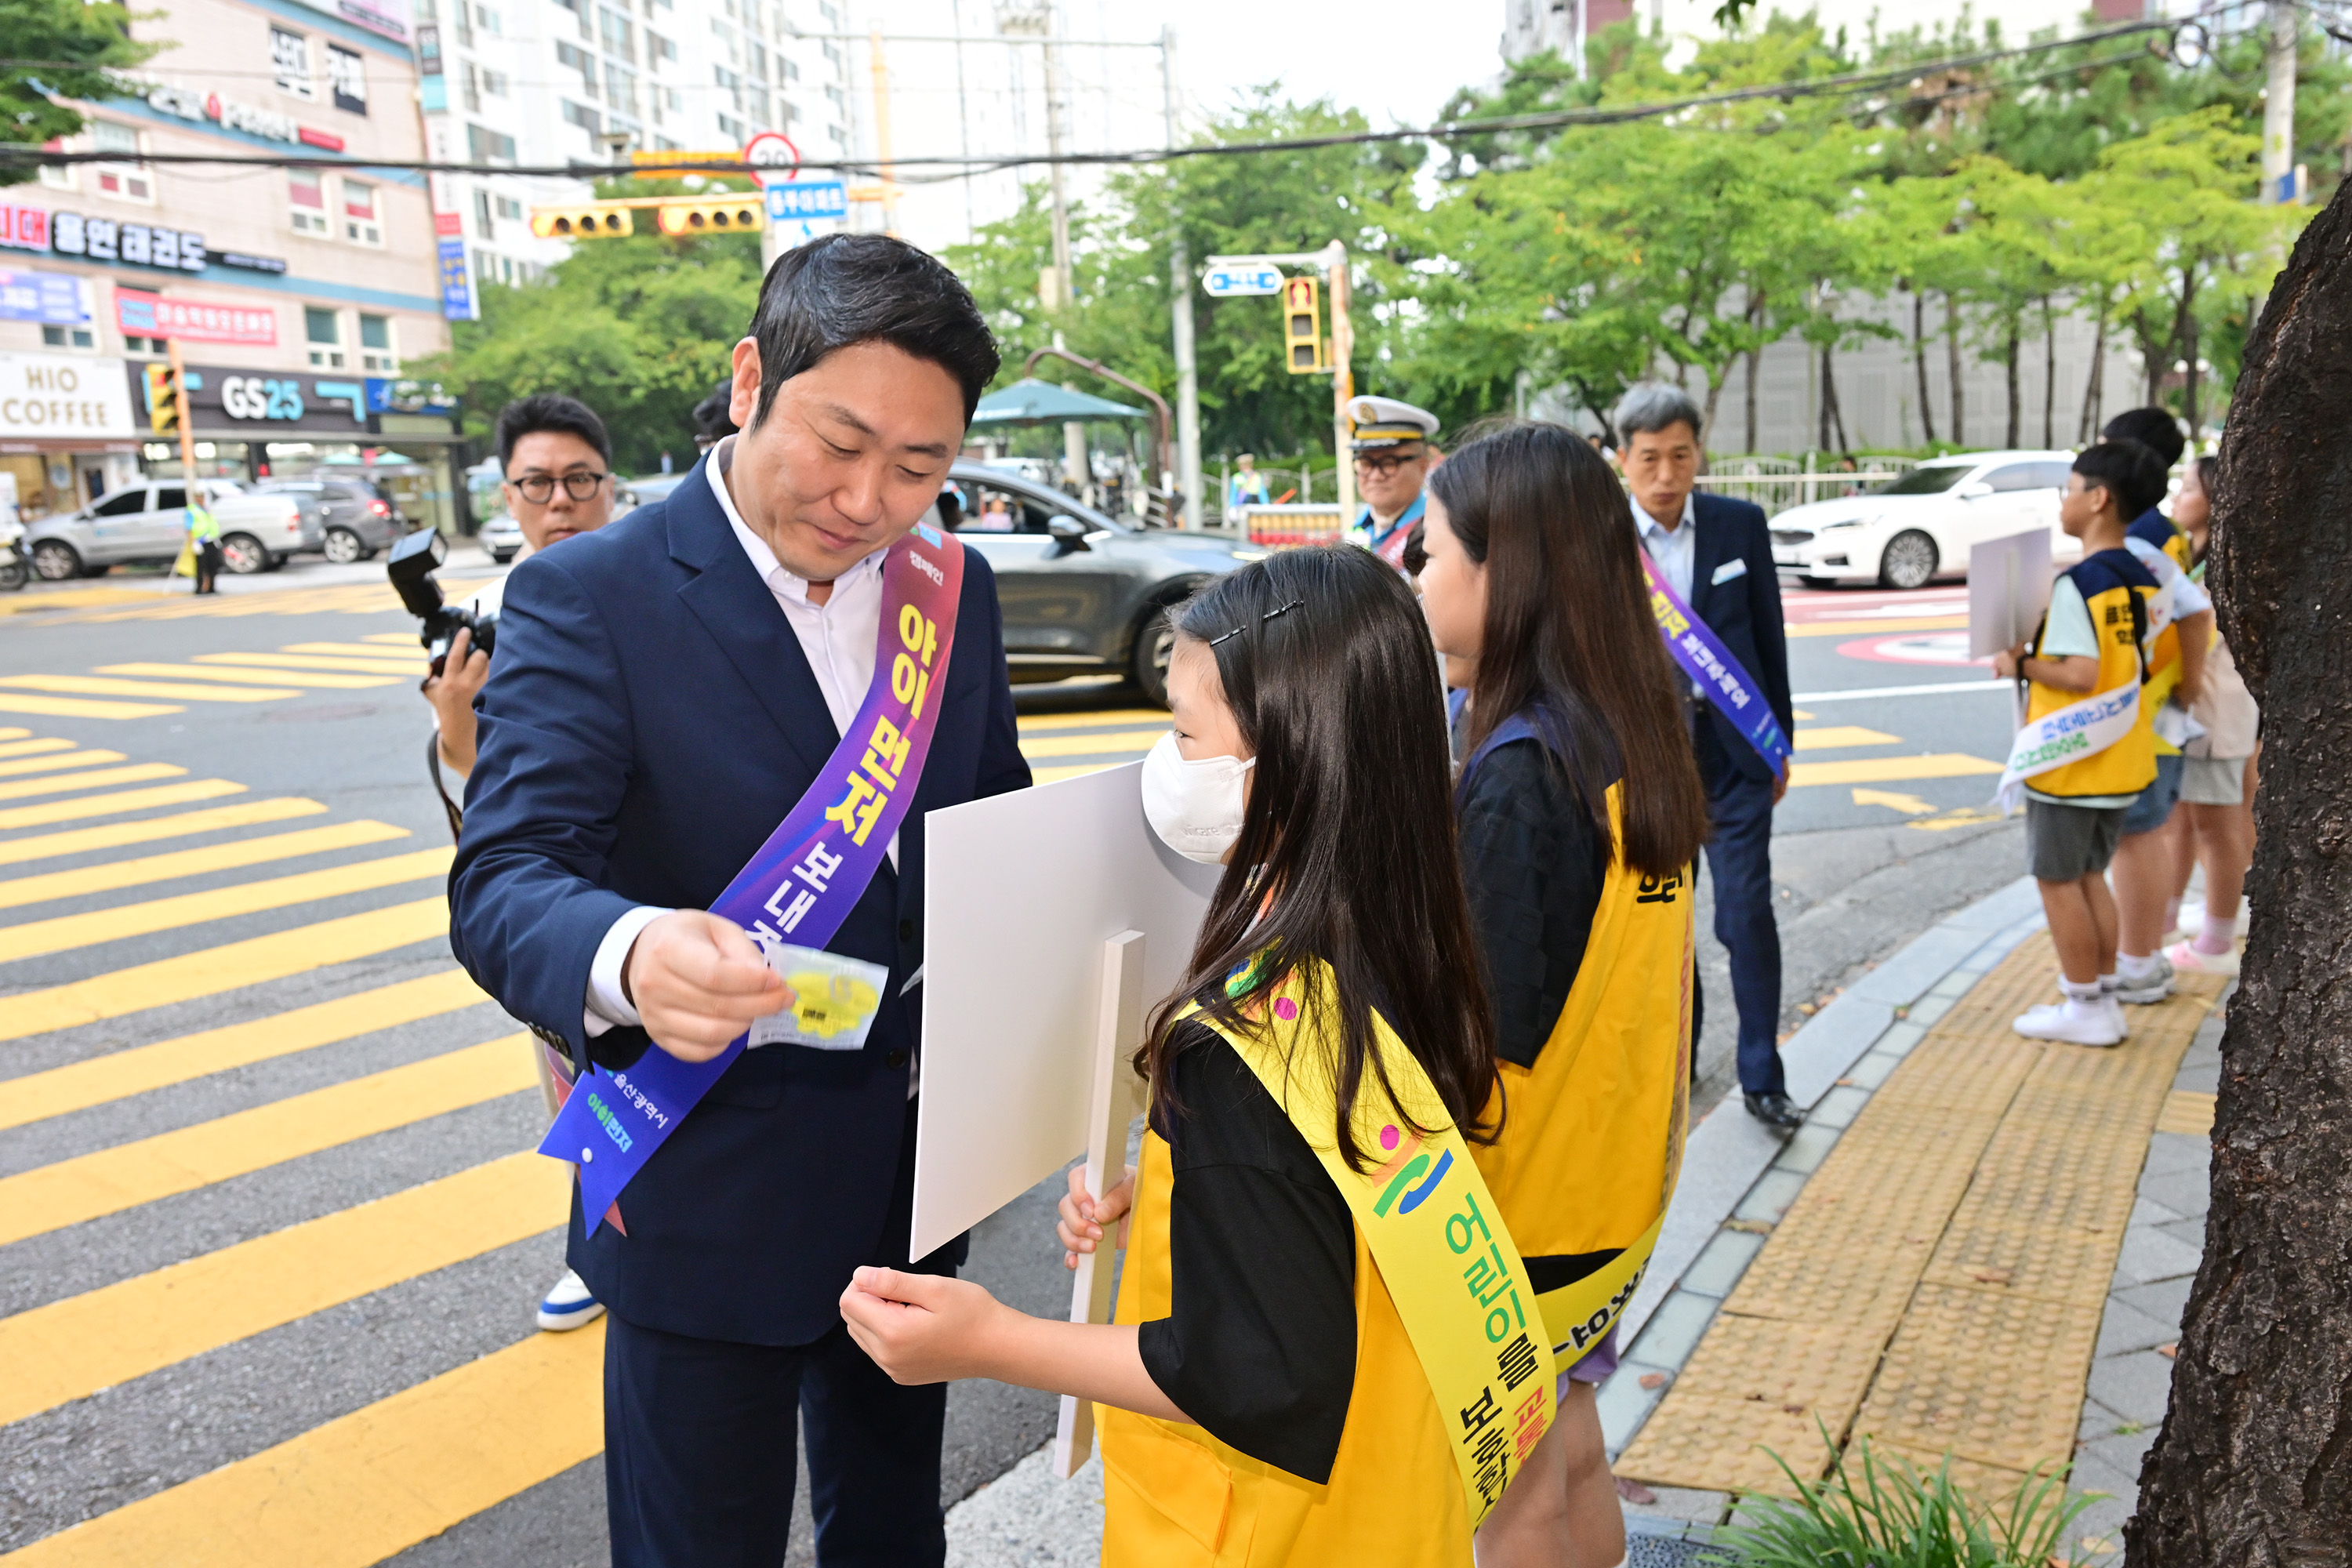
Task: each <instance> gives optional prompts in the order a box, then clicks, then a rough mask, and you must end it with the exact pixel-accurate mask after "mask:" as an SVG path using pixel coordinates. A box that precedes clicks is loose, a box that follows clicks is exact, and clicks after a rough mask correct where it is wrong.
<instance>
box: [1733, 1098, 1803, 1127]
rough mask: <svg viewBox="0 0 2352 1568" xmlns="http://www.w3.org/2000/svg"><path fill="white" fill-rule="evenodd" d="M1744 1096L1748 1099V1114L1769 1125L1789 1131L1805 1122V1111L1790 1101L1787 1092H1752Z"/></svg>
mask: <svg viewBox="0 0 2352 1568" xmlns="http://www.w3.org/2000/svg"><path fill="white" fill-rule="evenodd" d="M1742 1098H1744V1099H1745V1100H1747V1101H1748V1115H1750V1116H1752V1117H1754V1118H1756V1120H1757V1121H1761V1122H1762V1123H1763V1124H1764V1125H1765V1126H1767V1127H1778V1128H1780V1130H1781V1131H1789V1130H1790V1129H1792V1128H1798V1127H1802V1126H1803V1125H1804V1124H1805V1113H1804V1112H1803V1111H1801V1110H1798V1109H1797V1108H1796V1107H1795V1106H1794V1105H1791V1104H1790V1103H1789V1097H1788V1096H1787V1095H1785V1094H1750V1095H1746V1096H1743V1097H1742Z"/></svg>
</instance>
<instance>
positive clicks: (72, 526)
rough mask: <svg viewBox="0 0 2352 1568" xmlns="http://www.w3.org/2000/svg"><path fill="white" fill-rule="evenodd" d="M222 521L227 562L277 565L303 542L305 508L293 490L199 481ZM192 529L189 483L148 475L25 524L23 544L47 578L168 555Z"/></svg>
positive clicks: (245, 568) (251, 567) (237, 568)
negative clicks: (290, 493)
mask: <svg viewBox="0 0 2352 1568" xmlns="http://www.w3.org/2000/svg"><path fill="white" fill-rule="evenodd" d="M202 482H203V485H204V489H205V494H206V496H207V497H208V502H207V504H208V505H209V506H210V507H211V510H212V514H213V517H214V520H215V521H217V522H218V523H219V524H220V533H221V559H222V563H223V564H225V565H226V566H227V568H228V569H229V570H230V571H232V572H236V573H239V574H245V573H252V572H274V571H276V570H277V569H278V567H280V566H283V565H284V564H285V563H286V558H287V557H288V556H289V555H291V554H292V553H293V552H296V551H298V550H299V549H301V548H302V540H303V520H302V509H301V507H300V505H299V504H298V503H297V502H296V501H295V500H294V499H293V498H292V497H290V496H283V495H268V494H258V493H256V494H248V493H247V492H245V491H242V490H240V489H237V488H236V484H235V483H234V482H233V481H231V480H228V479H206V480H204V481H202ZM187 537H188V489H187V486H186V485H184V484H183V483H182V482H181V481H180V480H178V479H148V480H142V482H140V483H138V484H134V485H126V486H124V487H123V488H122V489H119V490H116V491H114V492H113V493H111V494H110V495H104V496H100V498H99V499H98V500H94V501H92V502H91V503H90V504H89V505H88V506H86V507H84V508H82V509H81V510H79V511H76V512H68V513H65V514H63V515H61V516H56V517H45V518H42V519H41V520H40V521H37V522H34V523H32V524H30V525H28V526H27V527H26V530H25V538H24V542H23V543H22V544H21V545H20V546H19V548H21V549H22V550H23V551H24V552H25V553H26V555H28V556H29V557H31V559H32V563H33V571H34V573H35V574H37V575H38V576H39V577H40V578H41V579H42V580H43V581H44V582H49V583H60V582H63V581H65V580H66V579H67V578H68V577H98V576H103V575H104V574H106V573H107V572H108V571H109V570H110V569H111V568H113V567H116V566H122V565H128V564H131V563H158V564H165V563H170V562H172V561H173V560H174V559H175V558H177V557H178V555H179V553H180V547H181V546H182V545H183V544H184V543H185V542H187Z"/></svg>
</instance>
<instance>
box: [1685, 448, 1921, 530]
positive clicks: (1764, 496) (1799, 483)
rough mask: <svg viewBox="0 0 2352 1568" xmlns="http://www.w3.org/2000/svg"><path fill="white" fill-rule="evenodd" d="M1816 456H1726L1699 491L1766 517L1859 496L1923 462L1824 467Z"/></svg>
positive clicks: (1702, 477)
mask: <svg viewBox="0 0 2352 1568" xmlns="http://www.w3.org/2000/svg"><path fill="white" fill-rule="evenodd" d="M1815 463H1816V459H1814V458H1811V457H1807V458H1803V459H1801V460H1800V459H1798V458H1721V459H1719V460H1717V462H1716V463H1715V464H1714V465H1712V467H1713V471H1712V472H1709V473H1705V474H1701V475H1700V476H1699V478H1698V483H1699V488H1700V489H1708V490H1714V491H1716V492H1717V493H1718V494H1721V495H1729V496H1737V497H1738V498H1739V499H1740V500H1752V501H1754V502H1755V503H1756V504H1757V505H1758V506H1760V507H1762V508H1763V509H1764V511H1765V515H1766V516H1768V517H1769V516H1771V515H1772V514H1774V513H1777V512H1783V511H1786V510H1789V509H1790V507H1792V506H1802V505H1804V504H1805V503H1806V502H1807V501H1817V500H1834V499H1836V498H1837V497H1839V496H1850V495H1858V494H1860V493H1861V492H1862V491H1864V490H1866V489H1871V488H1872V487H1874V486H1876V485H1883V484H1885V483H1886V482H1887V481H1888V480H1890V479H1901V478H1902V477H1903V476H1904V475H1905V474H1907V473H1909V472H1910V471H1911V470H1912V469H1913V468H1917V467H1918V466H1919V465H1918V463H1917V461H1916V459H1914V458H1869V459H1868V465H1869V466H1868V467H1867V468H1860V469H1856V470H1846V469H1839V468H1817V467H1816V466H1815Z"/></svg>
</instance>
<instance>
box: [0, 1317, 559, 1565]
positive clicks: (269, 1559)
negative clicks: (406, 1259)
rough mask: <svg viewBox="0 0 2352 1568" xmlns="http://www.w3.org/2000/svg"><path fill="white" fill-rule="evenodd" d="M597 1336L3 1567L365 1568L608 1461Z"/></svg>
mask: <svg viewBox="0 0 2352 1568" xmlns="http://www.w3.org/2000/svg"><path fill="white" fill-rule="evenodd" d="M603 1366H604V1322H603V1321H601V1320H600V1321H596V1322H593V1323H591V1324H589V1325H588V1326H587V1327H586V1328H584V1329H575V1330H573V1331H572V1332H570V1333H565V1334H533V1335H531V1336H530V1338H529V1339H526V1340H523V1341H520V1342H518V1343H515V1344H512V1345H509V1346H508V1347H507V1348H506V1349H505V1350H502V1351H494V1352H491V1353H490V1354H488V1355H486V1356H483V1357H481V1358H480V1359H478V1360H476V1361H472V1362H468V1363H466V1364H465V1365H464V1366H461V1367H458V1368H457V1369H455V1370H454V1371H451V1372H446V1373H442V1374H441V1375H440V1376H438V1377H435V1378H429V1379H427V1380H426V1381H425V1382H423V1383H420V1384H415V1385H413V1386H411V1387H408V1388H404V1389H403V1390H401V1392H399V1393H398V1394H393V1395H391V1396H390V1397H388V1398H385V1399H381V1400H378V1401H377V1402H376V1403H375V1404H373V1405H366V1406H364V1407H362V1408H361V1409H358V1410H354V1411H352V1413H351V1414H350V1415H343V1416H339V1417H337V1418H336V1419H335V1420H332V1421H329V1422H326V1423H325V1424H323V1425H321V1426H314V1427H312V1428H311V1429H310V1431H308V1432H305V1433H303V1434H302V1435H301V1436H299V1437H293V1438H289V1439H288V1440H287V1441H286V1442H283V1443H280V1444H278V1446H277V1447H272V1448H265V1449H263V1450H262V1451H261V1452H260V1453H258V1454H255V1455H253V1456H252V1457H251V1458H245V1459H239V1460H237V1461H236V1462H234V1463H232V1464H227V1465H224V1466H222V1467H221V1468H218V1469H216V1470H213V1471H210V1472H208V1473H206V1474H205V1475H201V1476H198V1477H196V1478H195V1479H194V1480H189V1481H184V1482H182V1483H181V1484H180V1485H178V1486H176V1487H171V1488H168V1489H165V1490H163V1491H160V1492H156V1493H153V1494H152V1495H151V1496H148V1497H143V1498H141V1499H139V1500H137V1501H135V1502H131V1503H126V1504H124V1505H123V1506H122V1507H121V1508H118V1509H116V1510H113V1511H111V1512H110V1513H104V1514H100V1516H99V1517H98V1518H96V1519H93V1520H89V1521H85V1522H84V1523H81V1524H77V1525H74V1526H73V1527H71V1528H70V1529H67V1530H61V1531H58V1533H56V1534H55V1535H51V1536H48V1537H47V1538H45V1539H43V1540H40V1541H37V1542H34V1543H33V1544H32V1545H30V1546H27V1547H25V1548H23V1549H22V1550H20V1551H16V1552H11V1553H9V1554H8V1555H7V1556H6V1557H0V1565H5V1568H67V1565H68V1564H70V1565H71V1568H152V1564H155V1563H171V1564H173V1568H277V1565H278V1564H281V1563H283V1564H293V1563H299V1564H301V1565H302V1568H369V1565H370V1564H373V1563H381V1562H383V1560H384V1559H385V1558H387V1557H391V1556H394V1555H396V1554H397V1553H399V1552H403V1551H405V1550H406V1549H407V1548H409V1547H411V1546H414V1545H415V1544H416V1543H417V1542H420V1541H426V1540H430V1539H431V1538H432V1537H434V1536H436V1535H438V1534H440V1533H441V1532H442V1531H446V1530H447V1529H448V1528H449V1527H450V1526H452V1525H454V1524H457V1523H458V1522H459V1521H463V1520H466V1519H469V1518H471V1517H472V1516H473V1515H475V1514H478V1513H479V1512H481V1511H482V1510H485V1509H488V1508H492V1507H495V1506H497V1505H498V1504H499V1503H501V1502H504V1501H505V1500H507V1499H509V1498H510V1497H513V1496H515V1495H516V1494H517V1493H519V1492H520V1491H523V1490H524V1489H528V1488H530V1487H533V1486H536V1485H538V1484H539V1483H540V1482H541V1481H545V1480H549V1479H552V1478H554V1477H556V1476H560V1475H562V1473H563V1472H564V1471H566V1470H568V1469H570V1468H572V1467H573V1466H574V1465H578V1464H583V1463H584V1462H586V1461H587V1460H589V1459H593V1458H595V1457H596V1456H597V1454H599V1453H600V1452H602V1451H603V1449H604V1377H603V1373H602V1368H603Z"/></svg>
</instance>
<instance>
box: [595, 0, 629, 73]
mask: <svg viewBox="0 0 2352 1568" xmlns="http://www.w3.org/2000/svg"><path fill="white" fill-rule="evenodd" d="M596 19H597V21H598V23H599V24H600V25H601V26H603V28H604V52H605V53H606V54H608V55H618V56H620V57H621V58H623V59H625V60H627V61H628V62H629V63H630V64H632V65H635V63H636V59H637V44H636V29H635V27H634V26H631V25H630V22H629V19H628V18H627V17H626V16H623V15H622V14H621V13H620V12H618V11H615V10H614V9H612V8H611V7H610V6H607V7H605V8H604V9H603V10H601V11H599V12H598V13H597V15H596Z"/></svg>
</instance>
